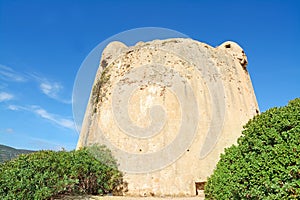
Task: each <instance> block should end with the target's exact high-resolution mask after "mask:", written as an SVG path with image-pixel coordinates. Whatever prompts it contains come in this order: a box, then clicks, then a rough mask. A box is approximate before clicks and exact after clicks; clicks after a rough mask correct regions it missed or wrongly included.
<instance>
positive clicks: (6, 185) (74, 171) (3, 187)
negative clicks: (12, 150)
mask: <svg viewBox="0 0 300 200" xmlns="http://www.w3.org/2000/svg"><path fill="white" fill-rule="evenodd" d="M90 149H91V150H90ZM102 154H103V155H104V156H103V158H102V157H101V155H102ZM94 155H97V156H98V159H99V160H98V159H96V158H95V157H94ZM101 160H103V161H107V162H108V163H109V165H107V164H106V163H103V162H101ZM121 184H123V182H122V173H121V172H119V171H118V169H117V165H116V161H115V160H114V159H113V158H112V156H111V154H110V151H109V150H107V149H106V148H104V147H103V146H92V147H90V148H83V149H80V150H78V151H71V152H66V151H59V152H55V151H39V152H35V153H32V154H27V155H20V156H19V157H17V158H16V159H14V160H11V161H8V162H5V163H3V164H1V165H0V199H36V200H41V199H49V198H51V197H54V196H57V195H61V194H106V193H113V192H117V191H116V190H117V189H120V188H121V187H120V185H121Z"/></svg>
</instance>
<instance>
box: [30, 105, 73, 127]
mask: <svg viewBox="0 0 300 200" xmlns="http://www.w3.org/2000/svg"><path fill="white" fill-rule="evenodd" d="M31 108H32V112H34V113H35V114H37V115H39V116H40V117H42V118H44V119H47V120H49V121H51V122H54V123H55V124H57V125H59V126H61V127H64V128H69V129H75V128H74V127H75V126H74V122H73V121H72V120H70V119H66V118H63V117H61V116H58V115H55V114H51V113H48V112H47V111H46V110H45V109H43V108H40V107H38V106H32V107H31Z"/></svg>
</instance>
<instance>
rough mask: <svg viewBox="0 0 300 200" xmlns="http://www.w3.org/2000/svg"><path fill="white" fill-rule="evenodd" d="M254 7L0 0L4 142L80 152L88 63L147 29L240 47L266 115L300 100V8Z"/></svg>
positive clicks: (280, 4) (0, 139)
mask: <svg viewBox="0 0 300 200" xmlns="http://www.w3.org/2000/svg"><path fill="white" fill-rule="evenodd" d="M249 2H250V1H249ZM249 2H248V1H208V0H207V1H201V0H199V1H170V0H168V1H157V0H152V1H95V0H89V1H83V0H81V1H79V0H77V1H67V0H63V1H58V0H52V1H48V0H43V1H37V0H36V1H32V0H27V1H16V0H0V144H5V145H10V146H13V147H16V148H26V149H61V148H66V149H74V148H75V146H76V143H77V139H78V134H77V132H76V130H75V128H74V122H73V114H72V90H73V84H74V80H75V77H76V74H77V71H78V70H79V68H80V66H81V63H82V62H83V60H84V59H85V57H86V56H87V55H88V54H89V52H90V51H91V50H92V49H93V48H94V47H96V46H97V45H98V44H99V43H101V42H102V41H104V40H105V39H107V38H108V37H110V36H112V35H114V34H117V33H119V32H122V31H126V30H128V29H133V28H139V27H164V28H169V29H173V30H176V31H179V32H181V33H184V34H186V35H188V36H189V37H191V38H193V39H196V40H199V41H202V42H205V43H208V44H210V45H212V46H218V45H219V44H221V43H222V42H224V41H227V40H233V41H235V42H237V43H239V44H240V46H242V47H243V48H244V50H245V52H246V55H247V56H248V61H249V64H248V70H249V72H250V75H251V79H252V83H253V86H254V89H255V93H256V97H257V100H258V103H259V107H260V110H261V111H265V110H267V109H269V108H271V107H274V106H283V105H286V104H287V102H288V101H289V100H291V99H294V98H296V97H299V96H300V95H299V94H300V93H299V92H300V67H299V61H298V58H300V50H299V45H300V37H299V35H300V12H299V11H300V3H298V2H297V1H251V3H249Z"/></svg>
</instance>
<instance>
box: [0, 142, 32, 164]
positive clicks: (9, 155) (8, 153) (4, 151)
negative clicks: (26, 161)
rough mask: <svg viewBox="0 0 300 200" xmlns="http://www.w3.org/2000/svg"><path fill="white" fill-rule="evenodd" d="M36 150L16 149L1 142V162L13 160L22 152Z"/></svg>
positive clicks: (26, 152)
mask: <svg viewBox="0 0 300 200" xmlns="http://www.w3.org/2000/svg"><path fill="white" fill-rule="evenodd" d="M32 152H34V151H31V150H25V149H15V148H12V147H9V146H5V145H1V144H0V163H2V162H4V161H7V160H11V159H13V158H15V157H17V156H18V155H20V154H28V153H32Z"/></svg>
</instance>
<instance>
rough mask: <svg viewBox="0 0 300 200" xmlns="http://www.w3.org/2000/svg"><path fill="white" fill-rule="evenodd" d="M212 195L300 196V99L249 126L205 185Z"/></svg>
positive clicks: (254, 119)
mask: <svg viewBox="0 0 300 200" xmlns="http://www.w3.org/2000/svg"><path fill="white" fill-rule="evenodd" d="M205 196H206V198H208V199H270V200H271V199H272V200H274V199H300V99H295V100H293V101H290V102H289V104H288V105H287V106H285V107H281V108H272V109H270V110H268V111H266V112H265V113H262V114H261V115H258V116H256V117H254V118H253V119H252V120H250V121H249V122H248V123H247V124H246V125H245V126H244V131H243V132H242V136H241V137H240V138H239V139H238V145H233V146H231V147H230V148H228V149H226V150H225V154H222V155H221V159H220V161H219V162H218V164H217V167H216V169H215V171H214V173H213V175H212V176H211V177H209V179H208V182H207V184H206V187H205Z"/></svg>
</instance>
